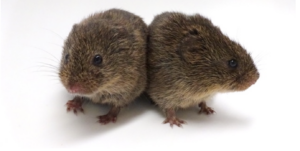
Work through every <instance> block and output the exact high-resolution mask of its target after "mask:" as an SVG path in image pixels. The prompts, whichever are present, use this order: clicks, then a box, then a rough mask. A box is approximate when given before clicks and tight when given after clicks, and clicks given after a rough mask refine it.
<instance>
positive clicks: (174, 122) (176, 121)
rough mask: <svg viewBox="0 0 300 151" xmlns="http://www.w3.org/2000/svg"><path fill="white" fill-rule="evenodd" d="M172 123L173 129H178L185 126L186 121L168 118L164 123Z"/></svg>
mask: <svg viewBox="0 0 300 151" xmlns="http://www.w3.org/2000/svg"><path fill="white" fill-rule="evenodd" d="M166 123H170V126H171V127H173V125H177V126H178V127H182V125H181V124H185V121H183V120H181V119H178V118H177V117H172V118H166V120H165V121H164V124H166Z"/></svg>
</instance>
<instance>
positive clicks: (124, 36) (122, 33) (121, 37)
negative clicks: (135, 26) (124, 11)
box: [109, 26, 134, 53]
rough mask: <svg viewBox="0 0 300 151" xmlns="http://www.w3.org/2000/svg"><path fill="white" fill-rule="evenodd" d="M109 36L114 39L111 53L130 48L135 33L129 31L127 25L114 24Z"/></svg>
mask: <svg viewBox="0 0 300 151" xmlns="http://www.w3.org/2000/svg"><path fill="white" fill-rule="evenodd" d="M109 35H110V36H109V38H110V39H111V40H112V41H113V43H112V44H111V45H110V47H111V49H110V50H111V53H120V52H122V51H124V50H127V49H129V47H130V46H131V45H132V41H133V40H134V33H129V32H128V30H127V29H126V28H125V27H122V26H114V27H113V28H111V30H110V34H109Z"/></svg>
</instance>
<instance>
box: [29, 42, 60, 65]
mask: <svg viewBox="0 0 300 151" xmlns="http://www.w3.org/2000/svg"><path fill="white" fill-rule="evenodd" d="M25 45H27V44H25ZM27 46H28V47H32V48H35V49H38V50H42V51H43V52H45V53H47V54H48V55H50V56H52V57H53V58H54V59H55V61H57V62H59V61H60V59H58V58H56V57H55V56H54V55H53V54H51V53H49V52H48V51H46V50H45V49H42V48H39V47H36V46H31V45H27Z"/></svg>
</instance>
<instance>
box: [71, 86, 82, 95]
mask: <svg viewBox="0 0 300 151" xmlns="http://www.w3.org/2000/svg"><path fill="white" fill-rule="evenodd" d="M81 90H82V88H81V87H80V85H78V84H74V85H72V86H70V88H69V89H68V91H69V93H80V92H81Z"/></svg>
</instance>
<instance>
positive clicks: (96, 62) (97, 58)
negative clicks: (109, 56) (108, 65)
mask: <svg viewBox="0 0 300 151" xmlns="http://www.w3.org/2000/svg"><path fill="white" fill-rule="evenodd" d="M101 63H102V57H101V56H100V55H96V56H95V57H94V59H93V64H94V65H95V66H99V65H100V64H101Z"/></svg>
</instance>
